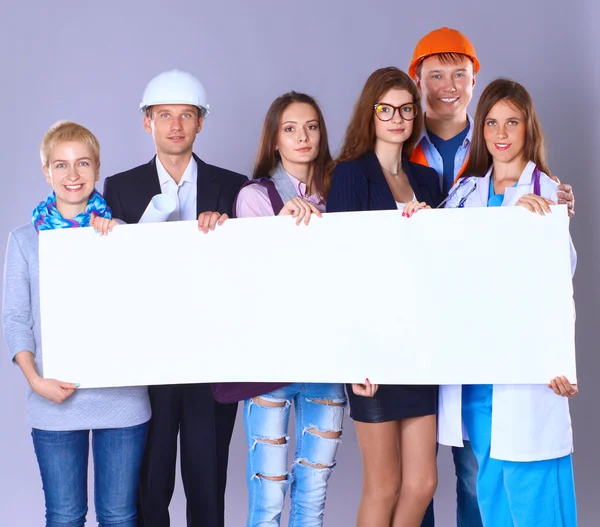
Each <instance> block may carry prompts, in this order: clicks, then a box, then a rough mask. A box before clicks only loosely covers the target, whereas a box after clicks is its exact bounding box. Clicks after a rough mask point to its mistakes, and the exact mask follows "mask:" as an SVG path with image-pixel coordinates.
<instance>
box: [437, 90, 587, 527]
mask: <svg viewBox="0 0 600 527" xmlns="http://www.w3.org/2000/svg"><path fill="white" fill-rule="evenodd" d="M548 172H549V171H548V168H547V166H546V161H545V151H544V140H543V134H542V130H541V126H540V123H539V120H538V117H537V115H536V112H535V109H534V106H533V103H532V101H531V97H530V96H529V93H527V91H526V90H525V88H524V87H523V86H521V85H520V84H518V83H516V82H513V81H510V80H506V79H498V80H495V81H493V82H492V83H491V84H490V85H489V86H488V87H487V88H486V89H485V90H484V92H483V93H482V95H481V98H480V100H479V104H478V106H477V112H476V115H475V124H474V131H473V142H472V145H471V154H470V160H469V164H468V166H467V168H466V170H465V174H467V176H465V177H464V178H462V179H461V180H459V181H458V182H457V183H456V185H455V186H454V188H453V189H452V190H451V191H450V194H449V197H448V201H447V204H446V207H459V208H462V207H494V206H503V207H506V206H511V205H520V206H523V207H526V208H527V209H529V210H531V211H533V212H538V213H540V214H548V213H550V208H549V205H553V204H556V203H558V198H557V187H558V184H557V183H555V182H554V181H553V180H552V179H550V177H548V176H547V175H546V174H548ZM490 235H493V234H492V233H490ZM571 255H572V257H571V262H572V269H573V270H574V267H575V253H574V250H573V249H572V250H571ZM490 271H491V272H490V286H492V287H493V286H494V284H496V286H497V287H501V282H500V280H501V279H502V278H509V279H510V277H502V276H501V270H496V271H494V270H490ZM495 276H496V277H498V278H497V280H495V278H494V277H495ZM493 323H494V322H493V320H490V324H491V325H493ZM496 331H506V328H501V327H498V328H496ZM576 394H577V387H576V385H572V384H570V383H569V381H568V380H567V379H566V378H565V377H557V378H555V379H553V380H552V381H551V382H550V384H549V385H547V386H546V385H463V386H441V387H440V405H439V417H438V427H439V430H438V435H439V442H440V443H441V444H445V445H451V446H462V444H463V443H462V441H463V433H464V432H466V435H465V436H464V438H465V439H466V438H467V436H468V438H469V439H470V441H471V444H472V446H473V450H474V452H475V456H476V457H477V461H478V462H479V474H478V480H477V495H478V502H479V508H480V511H481V515H482V519H483V524H484V526H485V527H496V526H497V527H510V526H518V527H541V526H544V527H554V526H556V527H559V526H560V527H573V526H575V525H576V524H577V515H576V507H575V488H574V482H573V468H572V462H571V451H572V446H573V439H572V430H571V419H570V415H569V402H568V398H570V397H572V396H574V395H576ZM463 431H464V432H463Z"/></svg>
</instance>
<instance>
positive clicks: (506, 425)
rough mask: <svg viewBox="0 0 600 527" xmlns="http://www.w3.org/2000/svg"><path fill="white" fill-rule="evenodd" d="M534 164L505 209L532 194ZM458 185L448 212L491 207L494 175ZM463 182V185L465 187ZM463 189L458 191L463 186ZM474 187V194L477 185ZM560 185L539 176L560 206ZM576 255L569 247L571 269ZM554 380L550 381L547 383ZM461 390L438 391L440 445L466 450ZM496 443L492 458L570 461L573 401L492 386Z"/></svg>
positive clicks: (542, 388)
mask: <svg viewBox="0 0 600 527" xmlns="http://www.w3.org/2000/svg"><path fill="white" fill-rule="evenodd" d="M534 169H535V164H534V163H532V162H529V163H528V164H527V166H526V167H525V169H524V170H523V173H522V174H521V177H520V178H519V181H518V183H517V186H516V187H511V188H507V189H506V191H505V195H504V202H503V204H502V206H503V207H508V206H512V205H515V203H516V202H517V201H518V200H519V198H521V196H523V195H525V194H532V193H533V181H532V179H533V171H534ZM491 172H492V167H490V169H489V170H488V173H487V174H486V175H485V177H483V178H479V177H469V178H466V179H467V181H464V182H463V180H461V181H459V182H458V183H457V184H456V185H455V186H454V187H453V189H452V190H451V191H450V193H449V196H451V197H450V199H449V200H448V203H447V205H446V207H449V208H452V207H457V206H458V204H459V202H460V200H461V199H462V198H463V197H465V196H467V195H468V197H467V199H466V201H465V202H464V206H465V207H487V202H488V195H489V188H490V174H491ZM461 183H462V184H461ZM459 185H460V186H459ZM474 185H476V188H475V190H472V189H473V186H474ZM557 187H558V185H557V184H556V183H555V182H554V181H553V180H552V179H550V178H549V177H548V176H547V175H545V174H543V173H542V174H541V178H540V194H541V195H542V197H545V198H547V199H551V200H553V201H554V202H555V203H558V198H557ZM453 192H454V195H453ZM576 261H577V256H576V253H575V249H574V248H573V245H572V244H571V267H572V272H574V270H575V265H576ZM548 381H550V379H548ZM461 406H462V386H461V385H447V386H440V399H439V409H438V442H439V443H440V444H443V445H450V446H463V439H468V437H467V434H466V430H465V429H464V426H463V424H462V412H461ZM492 409H493V410H492V444H491V453H490V456H491V457H492V458H494V459H501V460H505V461H538V460H546V459H554V458H559V457H563V456H566V455H568V454H570V453H571V452H572V450H573V434H572V429H571V417H570V414H569V401H568V399H567V398H565V397H561V396H559V395H556V394H555V393H554V392H553V391H552V390H551V389H550V388H548V387H547V386H546V385H510V384H497V385H494V392H493V399H492Z"/></svg>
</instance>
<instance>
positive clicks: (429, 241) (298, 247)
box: [40, 206, 576, 388]
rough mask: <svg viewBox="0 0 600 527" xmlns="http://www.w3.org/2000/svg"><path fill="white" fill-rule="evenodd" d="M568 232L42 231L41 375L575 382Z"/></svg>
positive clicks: (462, 224)
mask: <svg viewBox="0 0 600 527" xmlns="http://www.w3.org/2000/svg"><path fill="white" fill-rule="evenodd" d="M568 225H569V222H568V217H567V213H566V207H564V206H561V207H554V208H553V213H552V214H549V215H547V216H545V217H541V216H539V215H537V214H532V213H530V212H528V211H526V210H525V209H523V208H521V207H498V208H493V209H486V208H481V209H480V208H467V209H450V210H429V211H420V212H418V213H417V214H416V215H415V216H413V217H412V218H410V219H409V218H405V217H402V216H401V213H400V212H398V211H381V212H355V213H343V214H325V215H324V216H323V218H313V219H312V220H311V223H310V225H308V226H304V225H300V226H296V225H295V224H294V220H293V219H292V218H291V217H270V218H248V219H232V220H228V221H226V222H225V224H224V225H223V226H221V227H217V229H216V230H215V231H214V232H210V233H209V234H203V233H201V232H198V229H197V223H196V222H174V223H154V224H143V225H119V226H118V227H116V228H115V229H114V231H113V232H112V233H111V234H109V235H108V236H106V237H102V236H98V235H96V234H95V233H94V231H93V229H89V228H88V229H62V230H52V231H43V232H41V233H40V288H41V313H42V341H43V359H44V375H45V376H46V377H53V378H58V379H61V380H64V381H68V382H77V383H80V384H81V387H82V388H84V387H107V386H124V385H144V384H176V383H193V382H219V381H281V382H364V380H365V378H369V380H370V381H371V382H373V383H379V384H456V383H465V384H466V383H495V384H501V383H547V382H548V381H549V380H550V379H551V378H553V377H554V376H556V375H566V376H567V377H568V378H569V380H570V381H571V382H575V379H576V375H575V347H574V314H573V304H572V283H571V272H570V255H569V234H568Z"/></svg>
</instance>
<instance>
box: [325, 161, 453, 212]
mask: <svg viewBox="0 0 600 527" xmlns="http://www.w3.org/2000/svg"><path fill="white" fill-rule="evenodd" d="M402 168H403V169H404V172H406V175H407V176H408V180H409V182H410V186H411V187H412V189H413V192H414V193H415V197H416V198H417V201H424V202H425V203H427V204H428V205H430V206H431V207H432V208H435V207H437V206H438V205H439V204H440V203H441V201H442V193H441V191H440V178H439V176H438V174H437V172H436V171H435V170H434V169H433V168H429V167H425V166H423V165H419V164H417V163H412V162H410V161H408V159H406V158H405V157H402ZM396 208H397V205H396V201H395V200H394V196H393V195H392V191H391V190H390V187H389V185H388V184H387V181H386V180H385V176H384V175H383V171H382V170H381V166H380V164H379V161H378V159H377V156H376V155H375V153H374V152H369V153H368V154H365V155H364V156H362V157H360V158H358V159H355V160H354V161H344V162H342V163H340V164H339V165H337V166H336V167H335V169H334V171H333V176H332V182H331V189H330V190H329V195H328V196H327V212H350V211H358V210H393V209H396Z"/></svg>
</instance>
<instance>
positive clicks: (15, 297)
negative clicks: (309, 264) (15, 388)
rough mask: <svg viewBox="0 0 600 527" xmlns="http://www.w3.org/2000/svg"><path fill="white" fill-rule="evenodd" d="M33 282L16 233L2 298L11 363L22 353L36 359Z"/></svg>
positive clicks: (12, 237)
mask: <svg viewBox="0 0 600 527" xmlns="http://www.w3.org/2000/svg"><path fill="white" fill-rule="evenodd" d="M29 282H30V281H29V265H28V262H27V259H26V257H25V255H24V254H23V251H22V249H21V244H20V243H19V240H18V238H17V236H16V235H15V233H14V232H13V233H11V234H10V236H9V238H8V246H7V249H6V261H5V263H4V291H3V297H2V325H3V328H4V337H5V338H6V343H7V345H8V351H9V353H10V358H11V360H13V359H14V358H15V355H16V354H17V353H19V352H21V351H31V352H32V353H33V354H34V355H35V339H34V334H33V315H32V307H31V294H30V287H29Z"/></svg>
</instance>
